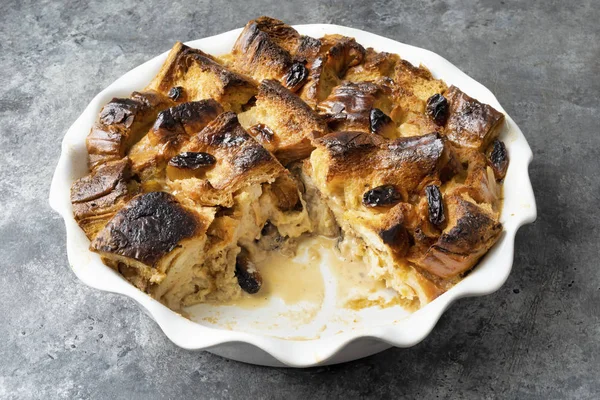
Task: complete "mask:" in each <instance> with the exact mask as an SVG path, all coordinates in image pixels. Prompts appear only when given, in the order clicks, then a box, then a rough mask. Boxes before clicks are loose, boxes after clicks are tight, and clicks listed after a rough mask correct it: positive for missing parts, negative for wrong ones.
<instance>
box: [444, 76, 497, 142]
mask: <svg viewBox="0 0 600 400" xmlns="http://www.w3.org/2000/svg"><path fill="white" fill-rule="evenodd" d="M444 97H446V99H447V100H448V103H449V104H450V111H449V115H448V121H447V122H446V137H447V138H448V139H449V140H451V141H452V142H453V143H455V144H456V145H458V146H461V147H468V148H472V149H477V150H479V151H484V150H485V149H486V148H487V147H488V146H489V145H490V143H492V142H493V141H494V139H496V138H497V137H498V134H499V133H500V130H501V128H502V124H503V123H504V114H502V113H501V112H499V111H497V110H496V109H494V108H493V107H491V106H489V105H487V104H484V103H481V102H479V101H478V100H476V99H474V98H472V97H470V96H468V95H466V94H465V93H463V92H462V91H461V90H460V89H459V88H457V87H456V86H451V87H450V88H449V89H448V90H447V91H446V92H445V93H444Z"/></svg>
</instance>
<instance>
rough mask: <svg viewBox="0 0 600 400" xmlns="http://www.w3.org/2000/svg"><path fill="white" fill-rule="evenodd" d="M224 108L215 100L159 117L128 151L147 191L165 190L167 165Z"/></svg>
mask: <svg viewBox="0 0 600 400" xmlns="http://www.w3.org/2000/svg"><path fill="white" fill-rule="evenodd" d="M222 112H223V108H222V107H221V106H220V105H219V103H217V102H216V101H215V100H212V99H209V100H200V101H193V102H187V103H182V104H179V105H177V106H175V107H171V108H169V109H167V110H164V111H161V112H160V113H159V114H158V117H157V119H156V121H155V122H154V125H153V126H152V128H151V129H150V131H149V132H148V134H147V135H146V136H145V137H144V138H143V139H142V140H140V141H139V142H138V143H136V144H135V145H134V146H133V147H132V148H131V151H130V152H129V157H130V158H131V160H132V164H133V165H132V169H133V171H134V173H136V174H137V175H139V176H140V177H141V179H142V187H143V188H144V189H145V190H146V191H151V190H158V189H159V188H162V184H161V182H160V181H161V180H163V179H164V175H165V167H166V163H167V162H168V161H169V159H170V158H171V157H173V156H175V155H176V154H178V152H179V150H180V149H181V147H182V146H183V145H184V144H185V143H187V142H188V141H189V139H190V137H191V136H192V135H194V134H195V133H197V132H199V131H201V130H202V129H204V127H205V126H206V125H207V124H208V123H209V122H210V121H212V120H214V119H215V118H216V117H217V116H218V115H219V114H221V113H222Z"/></svg>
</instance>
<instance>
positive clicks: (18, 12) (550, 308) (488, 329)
mask: <svg viewBox="0 0 600 400" xmlns="http://www.w3.org/2000/svg"><path fill="white" fill-rule="evenodd" d="M90 3H92V2H90ZM94 3H97V4H88V3H87V2H84V1H62V2H54V1H39V2H31V1H7V0H2V2H1V3H0V67H1V72H0V130H1V134H0V150H1V154H0V185H1V186H0V187H1V191H0V206H1V207H2V212H0V265H1V274H0V299H1V301H0V398H3V399H4V398H9V399H10V398H45V399H50V398H66V399H73V398H96V399H102V398H132V399H137V398H140V399H142V398H144V399H146V398H155V397H156V398H161V397H162V398H172V399H181V398H189V397H194V398H221V397H240V398H299V399H306V398H315V399H317V398H358V397H365V398H367V397H372V398H390V397H391V396H394V397H396V396H402V395H406V396H407V397H411V398H412V397H420V398H438V397H439V398H496V397H501V398H515V399H528V398H532V399H547V398H582V399H592V398H598V397H599V396H600V381H599V376H600V316H599V314H600V269H599V266H598V244H599V241H598V236H599V230H598V224H599V223H600V214H599V210H598V204H599V200H598V197H599V195H600V190H599V189H600V171H599V167H600V161H599V158H600V150H599V145H600V132H599V131H598V126H599V125H598V119H599V118H600V111H599V107H598V101H600V96H599V93H600V67H599V60H600V32H599V26H600V25H599V23H598V21H599V20H600V12H599V10H598V8H599V7H598V6H599V4H598V2H597V1H595V0H587V1H568V2H567V1H564V2H563V1H551V0H546V1H535V2H534V1H523V2H513V1H508V0H507V1H492V0H486V1H484V0H481V1H458V0H456V1H433V0H431V1H424V2H417V1H410V2H409V1H406V2H394V1H373V2H365V3H360V2H356V3H341V2H339V3H338V2H332V1H324V0H322V1H314V0H302V1H295V2H293V3H292V4H279V3H280V2H279V1H245V2H241V3H237V4H234V3H229V2H228V3H223V4H218V5H217V4H211V3H210V2H208V1H179V2H175V1H171V2H166V3H167V5H159V2H158V1H139V2H132V1H126V0H111V1H102V2H100V1H98V2H94ZM261 14H268V15H272V16H275V17H278V18H281V19H284V20H285V21H287V22H289V23H317V22H324V23H327V22H329V23H336V24H341V25H347V26H352V27H356V28H361V29H365V30H368V31H371V32H374V33H378V34H381V35H384V36H388V37H390V38H393V39H396V40H399V41H403V42H406V43H410V44H413V45H416V46H421V47H424V48H427V49H430V50H433V51H435V52H437V53H439V54H441V55H442V56H444V57H445V58H447V59H448V60H450V61H451V62H452V63H454V64H456V65H457V66H458V67H459V68H461V69H462V70H463V71H465V72H466V73H468V74H469V75H471V76H472V77H474V78H475V79H476V80H478V81H479V82H482V83H483V84H484V85H486V86H487V87H489V88H490V89H491V90H492V91H493V92H494V93H495V94H496V96H497V97H498V99H499V100H500V102H501V103H502V105H503V106H504V108H505V109H506V110H507V111H508V113H509V114H510V115H511V116H512V117H513V118H514V119H515V121H516V122H517V124H518V125H519V126H520V127H521V129H522V130H523V132H524V133H525V135H526V136H527V139H528V140H529V143H530V145H531V147H532V148H533V152H534V154H535V158H534V162H533V164H532V165H531V171H530V172H531V179H532V181H533V185H534V188H535V191H536V197H537V200H538V208H539V218H538V221H537V222H536V223H535V224H534V225H529V226H526V227H525V228H523V229H522V230H521V231H520V232H519V234H518V235H517V245H516V256H515V264H514V269H513V273H512V275H511V276H510V278H509V280H508V282H507V283H506V285H505V286H504V287H503V288H502V289H500V290H499V291H498V292H497V293H495V294H493V295H491V296H487V297H483V298H473V299H465V300H462V301H460V302H458V303H457V304H455V305H454V306H453V307H452V308H451V309H450V310H449V311H448V312H447V313H446V314H445V315H444V316H443V317H442V319H441V320H440V322H439V323H438V325H437V327H436V328H435V330H434V332H433V333H432V334H431V335H430V336H429V337H428V338H427V339H426V340H425V341H424V342H423V343H421V344H419V345H417V346H415V347H413V348H410V349H393V350H388V351H385V352H383V353H381V354H378V355H375V356H372V357H369V358H367V359H364V360H360V361H357V362H352V363H348V364H344V365H339V366H333V367H325V368H316V369H310V370H292V369H270V368H263V367H256V366H251V365H244V364H240V363H237V362H233V361H228V360H225V359H222V358H219V357H216V356H213V355H210V354H207V353H203V352H188V351H185V350H182V349H179V348H177V347H175V346H174V345H173V344H171V343H170V342H169V341H168V340H167V339H166V338H165V336H164V335H163V334H162V333H161V331H160V330H159V329H158V328H157V326H156V325H155V324H154V322H152V321H151V320H150V319H149V318H148V317H147V316H146V315H145V314H143V313H142V312H141V311H140V310H139V309H138V307H137V306H136V305H135V304H134V303H133V301H131V300H129V299H126V298H122V297H119V296H116V295H111V294H107V293H101V292H98V291H96V290H93V289H89V288H87V287H85V286H83V285H82V284H81V283H79V282H78V281H77V279H76V278H75V276H74V275H73V274H72V273H71V272H70V271H69V268H68V263H67V258H66V253H65V230H64V227H63V223H62V221H61V220H60V219H59V217H58V216H57V215H55V214H54V213H53V212H52V211H51V210H50V208H49V206H48V202H47V195H48V188H49V185H50V179H51V176H52V173H53V171H54V167H55V164H56V161H57V159H58V156H59V150H60V141H61V138H62V136H63V135H64V133H65V131H66V130H67V128H68V127H69V126H70V125H71V123H72V122H73V121H74V120H75V119H76V117H77V116H78V115H79V114H80V113H81V112H82V111H83V109H84V107H85V106H86V105H87V104H88V102H89V101H90V100H91V99H92V97H93V96H94V95H95V94H96V93H97V92H99V91H100V90H101V89H103V88H104V87H106V86H107V85H109V84H110V83H111V82H112V81H113V80H115V79H116V78H118V77H119V76H120V75H122V74H123V73H125V72H126V71H128V70H129V69H131V68H133V67H135V66H136V65H138V64H140V63H142V62H143V61H145V60H147V59H149V58H151V57H153V56H155V55H157V54H159V53H161V52H163V51H165V50H167V49H169V48H170V47H171V45H172V44H173V43H174V42H175V41H176V40H183V41H185V40H191V39H197V38H201V37H205V36H209V35H213V34H217V33H220V32H224V31H227V30H229V29H233V28H236V27H240V26H242V25H243V24H244V23H245V22H246V21H247V20H249V19H251V18H254V17H257V16H259V15H261Z"/></svg>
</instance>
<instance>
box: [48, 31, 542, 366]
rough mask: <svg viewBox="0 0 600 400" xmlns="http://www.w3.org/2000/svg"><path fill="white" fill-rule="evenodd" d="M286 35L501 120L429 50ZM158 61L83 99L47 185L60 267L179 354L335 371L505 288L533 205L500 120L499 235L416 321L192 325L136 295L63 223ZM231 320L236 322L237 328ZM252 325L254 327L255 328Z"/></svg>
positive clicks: (527, 156)
mask: <svg viewBox="0 0 600 400" xmlns="http://www.w3.org/2000/svg"><path fill="white" fill-rule="evenodd" d="M295 28H296V29H297V30H298V31H299V32H300V33H302V34H305V35H310V36H313V37H321V36H322V35H325V34H333V33H338V34H342V35H346V36H351V37H354V38H356V40H357V41H358V42H359V43H361V44H362V45H363V46H365V47H369V46H370V47H373V48H375V49H376V50H379V51H387V52H391V53H398V54H400V56H401V57H402V58H404V59H406V60H408V61H410V62H411V63H413V64H416V65H418V64H420V63H422V64H424V65H426V66H427V67H428V68H429V69H430V70H431V72H432V73H433V74H434V76H436V77H438V78H441V79H443V80H444V81H446V83H447V84H448V85H450V84H453V85H456V86H458V87H459V88H460V89H461V90H463V91H464V92H466V93H467V94H469V95H470V96H472V97H475V98H477V99H478V100H480V101H482V102H485V103H488V104H490V105H492V106H493V107H495V108H496V109H498V110H500V111H502V112H504V113H505V114H506V112H505V111H504V109H503V108H502V106H501V105H500V104H499V103H498V100H496V98H495V97H494V95H493V94H492V93H491V92H490V91H489V90H488V89H487V88H485V87H484V86H483V85H481V84H480V83H478V82H476V81H475V80H473V79H472V78H470V77H469V76H467V75H466V74H465V73H463V72H462V71H460V70H459V69H458V68H457V67H455V66H454V65H452V64H451V63H449V62H448V61H446V60H445V59H444V58H442V57H440V56H439V55H437V54H434V53H432V52H430V51H428V50H424V49H421V48H417V47H413V46H409V45H406V44H403V43H399V42H396V41H394V40H391V39H387V38H384V37H381V36H378V35H374V34H372V33H368V32H364V31H361V30H358V29H352V28H346V27H343V26H337V25H324V24H315V25H299V26H295ZM240 31H241V29H236V30H233V31H230V32H226V33H223V34H220V35H217V36H212V37H209V38H204V39H200V40H195V41H192V42H189V43H187V44H188V45H189V46H192V47H197V48H200V49H202V50H203V51H205V52H208V53H211V54H214V55H219V54H224V53H227V52H229V51H230V50H231V47H232V45H233V43H234V41H235V39H236V38H237V36H238V35H239V33H240ZM166 56H167V52H165V53H163V54H161V55H160V56H158V57H155V58H153V59H152V60H150V61H148V62H146V63H144V64H142V65H140V66H139V67H137V68H134V69H133V70H131V71H129V72H128V73H126V74H125V75H123V76H122V77H120V78H119V79H117V80H116V81H115V82H114V83H113V84H112V85H110V86H109V87H107V88H106V89H104V90H103V91H102V92H100V93H99V94H98V95H97V96H96V97H95V98H94V99H93V100H92V102H91V103H90V104H89V105H88V106H87V108H86V109H85V110H84V112H83V114H81V116H80V117H79V118H78V119H77V120H76V121H75V123H74V124H73V125H72V126H71V128H70V129H69V130H68V131H67V133H66V135H65V137H64V139H63V142H62V154H61V156H60V160H59V162H58V166H57V168H56V172H55V174H54V177H53V180H52V186H51V189H50V205H51V206H52V208H53V209H54V210H56V211H57V212H58V213H59V214H60V215H61V216H62V217H63V218H64V221H65V225H66V232H67V254H68V258H69V263H70V265H71V268H72V269H73V272H75V274H76V275H77V276H78V277H79V279H81V280H82V281H83V282H84V283H85V284H87V285H89V286H91V287H94V288H97V289H100V290H104V291H108V292H114V293H120V294H123V295H125V296H128V297H130V298H132V299H134V300H135V301H137V302H138V303H139V304H140V306H141V307H142V309H143V310H145V311H146V312H147V314H148V315H149V316H150V317H151V318H153V319H154V320H155V321H156V322H157V324H158V325H159V326H160V327H161V329H162V330H163V331H164V333H165V334H166V335H167V336H168V337H169V339H171V340H172V341H173V342H174V343H175V344H177V345H178V346H181V347H183V348H186V349H190V350H207V351H210V352H212V353H215V354H219V355H221V356H224V357H228V358H231V359H234V360H239V361H244V362H248V363H254V364H261V365H271V366H292V367H308V366H315V365H325V364H334V363H340V362H344V361H349V360H354V359H357V358H361V357H365V356H368V355H371V354H374V353H377V352H380V351H382V350H384V349H386V348H389V347H391V346H398V347H409V346H413V345H415V344H417V343H418V342H420V341H421V340H423V339H424V338H425V337H426V336H427V335H428V334H429V332H431V330H432V329H433V327H434V326H435V324H436V322H437V321H438V319H439V318H440V316H441V315H442V313H443V312H444V310H446V308H448V307H449V306H450V304H452V303H453V302H454V301H455V300H457V299H459V298H461V297H468V296H481V295H486V294H489V293H492V292H494V291H496V290H498V288H500V287H501V286H502V284H503V283H504V282H505V281H506V279H507V277H508V274H509V273H510V270H511V267H512V262H513V252H514V241H515V235H516V233H517V230H518V229H519V227H520V226H522V225H523V224H526V223H530V222H533V221H534V220H535V219H536V205H535V198H534V195H533V190H532V187H531V182H530V180H529V175H528V166H529V163H530V162H531V159H532V152H531V149H530V148H529V145H528V144H527V141H526V140H525V137H524V136H523V134H522V132H521V130H520V129H519V128H518V127H517V125H516V124H515V122H514V121H513V120H512V118H510V116H508V115H506V121H507V122H506V127H505V130H504V132H503V133H502V135H501V139H502V140H504V141H505V143H506V146H507V148H508V152H509V154H510V166H509V169H508V173H507V175H506V179H505V184H504V207H503V210H502V215H501V222H502V224H503V225H504V232H503V234H502V236H501V238H500V240H499V241H498V243H497V244H496V245H495V246H494V247H493V248H492V249H491V250H490V252H489V253H488V254H487V255H486V256H485V257H484V258H483V259H482V260H481V262H480V263H479V265H478V266H477V267H476V268H475V270H474V271H473V272H472V273H471V274H469V275H468V276H467V277H466V278H465V279H463V280H462V281H461V282H460V283H459V284H457V285H456V286H455V287H453V288H452V289H451V290H449V291H448V292H446V293H445V294H443V295H442V296H440V297H439V298H437V299H436V300H435V301H433V302H432V303H430V304H428V305H426V306H425V307H423V308H422V309H420V310H419V311H417V312H414V313H412V314H411V313H408V312H406V311H405V310H403V309H401V308H400V307H399V306H398V307H392V308H387V309H385V310H378V309H375V308H374V309H367V310H363V311H361V312H358V313H355V314H352V313H350V314H348V312H346V311H340V310H335V306H331V307H333V309H331V310H329V311H327V312H320V313H319V317H318V318H317V320H318V321H316V322H315V321H313V323H310V324H307V325H306V326H302V325H301V324H300V325H299V324H298V323H297V321H296V323H294V321H293V320H294V319H295V318H294V317H292V318H291V320H290V316H289V315H287V317H286V315H285V313H281V312H279V311H281V310H278V307H279V308H281V303H278V304H272V305H271V306H269V307H267V308H266V309H265V310H254V311H253V313H250V317H248V312H247V311H244V310H240V309H236V308H235V307H233V308H232V307H225V308H219V307H214V306H206V305H203V306H200V307H196V308H195V309H193V310H191V311H190V313H191V315H192V319H194V320H195V321H197V322H193V321H191V320H189V319H186V318H184V317H182V316H180V315H179V314H177V313H175V312H173V311H171V310H169V309H168V308H166V307H165V306H163V305H162V304H160V303H159V302H157V301H156V300H154V299H152V298H150V297H149V296H148V295H146V294H145V293H143V292H141V291H139V290H138V289H136V288H135V287H133V286H132V285H130V284H129V283H128V282H127V281H125V280H124V279H123V278H122V277H121V276H120V275H119V274H118V273H116V272H114V271H113V270H111V269H110V268H108V267H106V266H105V265H104V264H102V262H101V261H100V258H99V257H98V255H97V254H94V253H92V252H90V251H89V250H88V246H89V241H88V239H87V238H86V236H85V235H84V233H83V231H82V230H81V229H80V228H79V227H78V225H77V223H76V222H75V220H74V218H73V215H72V208H71V203H70V201H69V190H70V187H71V184H72V182H73V181H74V180H75V179H77V178H79V177H81V176H83V175H85V174H86V173H87V165H86V148H85V138H86V135H87V134H88V132H89V130H90V127H91V126H92V124H93V123H94V121H95V120H96V118H97V115H98V112H99V111H100V109H101V108H102V106H103V105H104V104H105V103H107V102H108V101H110V99H111V98H113V97H121V96H128V95H129V94H130V93H131V92H132V91H134V90H140V89H142V88H143V87H144V86H146V84H147V83H148V82H149V81H150V80H151V78H152V77H153V76H154V75H155V74H156V73H157V72H158V70H159V68H160V66H161V65H162V63H163V61H164V60H165V59H166ZM296 311H297V312H298V310H296ZM299 312H302V310H300V311H299ZM344 312H346V314H343V313H344ZM336 313H337V314H336ZM340 313H341V314H340ZM342 314H343V315H342ZM236 318H239V320H240V321H241V322H240V323H239V324H238V323H236ZM258 320H260V321H261V322H262V323H261V324H258V323H257V321H258Z"/></svg>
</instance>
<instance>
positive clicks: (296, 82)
mask: <svg viewBox="0 0 600 400" xmlns="http://www.w3.org/2000/svg"><path fill="white" fill-rule="evenodd" d="M283 78H284V80H285V86H286V87H287V88H288V89H290V90H291V91H292V92H295V91H296V90H297V89H299V88H300V86H301V85H302V84H303V83H304V81H305V80H306V78H308V70H307V69H306V67H305V66H304V64H303V63H301V62H297V63H294V64H293V65H292V67H291V68H290V70H289V71H288V72H287V74H285V76H284V77H283Z"/></svg>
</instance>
